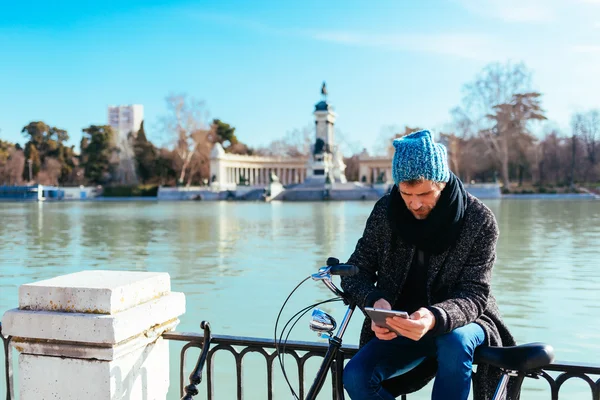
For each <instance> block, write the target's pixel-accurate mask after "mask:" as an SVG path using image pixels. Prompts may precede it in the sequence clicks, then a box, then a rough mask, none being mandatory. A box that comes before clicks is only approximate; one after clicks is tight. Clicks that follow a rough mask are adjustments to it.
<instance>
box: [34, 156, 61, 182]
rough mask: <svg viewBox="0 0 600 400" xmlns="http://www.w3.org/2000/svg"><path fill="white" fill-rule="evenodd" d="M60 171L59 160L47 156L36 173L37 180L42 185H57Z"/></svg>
mask: <svg viewBox="0 0 600 400" xmlns="http://www.w3.org/2000/svg"><path fill="white" fill-rule="evenodd" d="M61 171H62V166H61V164H60V161H58V160H57V159H55V158H51V157H47V158H46V160H45V161H44V165H43V167H42V170H41V171H40V173H39V174H38V182H39V183H40V184H42V185H58V178H60V174H61Z"/></svg>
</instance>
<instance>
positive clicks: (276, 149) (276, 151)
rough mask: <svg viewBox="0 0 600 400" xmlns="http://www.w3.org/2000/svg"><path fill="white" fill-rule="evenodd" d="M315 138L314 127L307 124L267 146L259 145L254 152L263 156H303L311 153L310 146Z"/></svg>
mask: <svg viewBox="0 0 600 400" xmlns="http://www.w3.org/2000/svg"><path fill="white" fill-rule="evenodd" d="M314 139H315V132H314V127H313V126H312V125H307V126H305V127H303V128H300V129H294V130H292V131H289V132H287V133H286V135H285V137H284V138H282V139H277V140H274V141H272V142H271V143H269V144H268V145H267V146H262V147H258V148H257V149H256V150H255V151H254V153H255V154H257V155H261V156H275V157H277V156H283V157H302V156H307V155H309V154H310V146H311V145H312V144H313V141H314Z"/></svg>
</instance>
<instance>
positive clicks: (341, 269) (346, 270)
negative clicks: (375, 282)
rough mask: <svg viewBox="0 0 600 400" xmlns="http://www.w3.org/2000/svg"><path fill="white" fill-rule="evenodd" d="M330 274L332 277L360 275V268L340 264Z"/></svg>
mask: <svg viewBox="0 0 600 400" xmlns="http://www.w3.org/2000/svg"><path fill="white" fill-rule="evenodd" d="M329 273H330V274H331V275H339V276H352V275H355V274H358V267H357V266H356V265H350V264H338V265H334V266H332V267H331V269H330V270H329Z"/></svg>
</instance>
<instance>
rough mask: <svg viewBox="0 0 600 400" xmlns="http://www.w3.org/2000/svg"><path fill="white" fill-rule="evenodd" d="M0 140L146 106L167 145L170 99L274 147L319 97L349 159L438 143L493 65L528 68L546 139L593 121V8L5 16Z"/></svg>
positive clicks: (533, 1) (579, 0)
mask: <svg viewBox="0 0 600 400" xmlns="http://www.w3.org/2000/svg"><path fill="white" fill-rule="evenodd" d="M0 3H2V6H1V7H0V138H1V139H3V140H9V141H12V142H18V143H21V144H24V142H25V138H24V136H23V135H22V133H21V130H22V128H23V127H24V126H25V125H27V124H28V123H29V122H30V121H37V120H42V121H44V122H46V123H47V124H49V125H51V126H56V127H58V128H62V129H66V130H67V131H68V133H69V135H70V139H69V144H74V145H75V146H76V147H78V145H79V141H80V140H81V129H82V128H84V127H86V126H89V125H91V124H106V123H107V106H108V105H115V104H142V105H143V106H144V116H145V127H146V132H147V134H148V137H149V138H150V139H151V140H153V141H154V142H156V143H157V144H162V145H167V144H168V143H169V138H168V136H167V135H166V134H165V133H164V132H163V130H162V128H161V126H162V125H161V123H160V121H161V118H162V117H164V116H165V115H167V112H168V111H167V108H166V102H165V98H166V97H167V96H169V95H170V94H187V95H188V96H190V97H193V98H194V99H197V100H202V101H204V104H205V107H206V110H207V112H208V114H209V115H210V117H211V118H219V119H221V120H223V121H225V122H227V123H229V124H231V125H233V126H234V127H235V128H236V135H237V137H238V138H239V139H240V140H241V141H242V142H244V143H247V144H248V145H250V146H254V147H256V146H265V145H268V143H270V142H271V141H273V140H277V139H281V138H283V137H285V136H286V134H288V133H289V132H291V131H293V130H295V129H302V128H304V127H307V126H313V124H314V122H313V121H314V117H313V115H312V112H313V110H314V105H315V103H317V102H318V101H320V87H321V84H322V82H323V81H326V83H327V88H328V91H329V96H328V100H329V102H330V103H331V104H332V105H333V107H334V108H335V112H336V113H337V115H338V117H337V118H338V119H337V123H336V129H337V131H338V132H339V134H340V135H339V137H340V138H341V140H342V141H343V143H342V145H345V150H344V151H345V152H346V154H347V153H348V152H350V151H360V150H361V149H362V148H363V147H364V148H367V149H369V150H371V151H372V150H373V149H374V148H376V147H379V146H380V145H381V143H380V142H381V141H382V140H383V139H382V137H385V133H386V132H388V131H389V129H390V128H389V127H390V126H397V127H402V126H404V125H409V126H419V127H423V128H429V129H432V130H434V131H436V130H438V131H439V130H443V129H444V128H446V127H447V126H448V124H449V123H450V122H451V121H452V118H451V114H450V110H451V109H452V108H454V107H456V106H458V105H460V102H461V99H462V97H463V91H462V88H463V87H464V85H465V84H466V83H468V82H470V81H473V80H474V79H475V77H476V76H477V74H478V73H479V71H481V69H482V68H483V67H484V66H485V65H487V64H489V63H491V62H502V63H505V62H509V61H510V62H520V61H523V62H524V63H525V64H526V65H527V66H528V67H529V68H530V69H531V71H532V73H533V85H534V88H535V89H536V90H539V91H540V92H541V93H543V97H542V105H543V107H544V109H545V110H546V115H547V117H548V118H549V120H550V121H551V122H550V123H552V124H554V125H556V126H558V127H560V128H563V129H565V130H568V127H569V121H570V118H571V115H572V114H573V113H574V112H580V111H586V110H588V109H591V108H600V0H486V1H483V0H446V1H441V0H439V1H435V0H422V1H418V2H417V1H408V0H389V1H386V0H378V1H370V2H366V1H356V0H342V1H336V0H328V1H323V0H321V1H312V0H303V1H292V0H290V1H285V2H282V1H261V0H254V1H233V0H232V1H227V0H221V1H203V0H196V1H175V0H174V1H170V2H167V1H156V0H144V1H140V0H128V1H112V0H104V1H101V2H100V1H61V0H56V1H52V2H49V1H46V0H43V1H38V0H31V1H19V2H17V1H8V0H0Z"/></svg>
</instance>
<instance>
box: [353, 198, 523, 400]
mask: <svg viewBox="0 0 600 400" xmlns="http://www.w3.org/2000/svg"><path fill="white" fill-rule="evenodd" d="M467 196H468V198H467V208H466V211H465V215H464V222H463V227H462V230H461V232H460V235H459V237H458V239H457V241H456V243H455V244H454V245H453V246H452V247H451V248H449V249H448V250H446V251H445V252H444V253H442V254H439V255H432V256H431V258H430V262H429V270H428V276H427V285H426V286H427V299H428V303H429V304H428V306H431V307H434V308H436V309H437V310H436V311H439V312H436V313H435V314H437V319H436V327H437V325H438V324H440V325H441V326H440V327H438V328H439V330H438V329H435V330H436V332H438V333H439V334H445V333H448V332H450V331H452V330H453V329H456V328H459V327H461V326H464V325H466V324H469V323H471V322H475V323H477V324H479V325H480V326H481V327H482V328H483V330H484V332H485V342H484V344H485V345H489V346H513V345H515V340H514V338H513V337H512V335H511V334H510V332H509V331H508V328H507V327H506V325H505V324H504V323H503V322H502V319H501V317H500V312H499V310H498V307H497V306H496V301H495V299H494V297H493V295H492V293H491V290H490V281H491V277H492V267H493V265H494V262H495V259H496V242H497V240H498V234H499V232H498V225H497V223H496V218H495V217H494V214H493V213H492V212H491V210H490V209H489V208H487V207H486V206H485V205H484V204H483V203H482V202H481V201H479V200H478V199H477V198H475V197H473V196H471V195H470V194H468V195H467ZM389 206H390V196H389V194H388V195H385V196H383V197H382V198H381V199H380V200H379V201H378V202H377V203H376V204H375V206H374V208H373V211H372V212H371V215H370V216H369V218H368V220H367V223H366V227H365V230H364V233H363V236H362V237H361V238H360V239H359V241H358V243H357V245H356V249H355V251H354V253H353V254H352V255H351V257H350V259H349V260H348V264H353V265H356V266H357V267H359V269H360V272H359V273H358V274H356V275H354V276H349V277H343V278H342V284H341V285H342V288H343V289H344V292H345V293H347V294H348V295H349V296H350V298H351V299H352V300H353V301H354V302H355V303H356V305H357V306H358V307H359V308H360V309H362V310H363V313H364V307H365V303H366V301H367V298H368V297H369V295H371V294H372V292H373V291H375V290H377V291H378V292H381V293H382V294H384V298H385V299H387V300H388V301H389V302H390V304H394V303H395V301H396V298H397V296H398V295H399V294H400V292H401V291H402V286H403V285H404V282H405V280H406V277H407V274H408V271H409V268H410V265H411V261H412V258H413V255H414V253H415V247H414V246H413V245H410V244H408V243H405V242H403V241H402V239H401V238H400V237H399V236H396V235H394V237H396V244H395V246H392V243H391V240H392V229H391V226H390V222H389V220H388V207H389ZM373 337H374V333H373V331H372V330H371V320H370V319H369V317H368V316H367V315H366V314H365V321H364V324H363V327H362V331H361V337H360V347H362V346H363V345H364V344H365V343H367V342H368V341H369V340H371V339H372V338H373ZM436 368H437V364H436V361H435V360H428V361H424V362H423V363H422V365H419V366H417V367H416V368H415V369H414V370H413V371H410V372H408V373H407V374H405V375H404V376H403V377H402V378H401V379H399V380H397V382H396V384H397V386H396V390H399V391H400V392H401V393H411V392H414V391H416V390H419V389H420V388H422V387H423V386H424V385H426V384H427V382H428V381H429V380H431V379H432V378H433V377H434V376H435V371H436ZM499 377H500V371H499V370H498V369H496V368H492V367H489V366H487V365H478V366H477V373H476V374H475V376H474V377H473V385H474V391H473V392H474V393H473V394H474V399H475V400H488V399H491V398H492V397H493V394H494V391H495V388H496V385H497V384H498V379H499ZM402 379H404V381H402ZM398 385H399V386H398ZM510 386H512V385H510Z"/></svg>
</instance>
